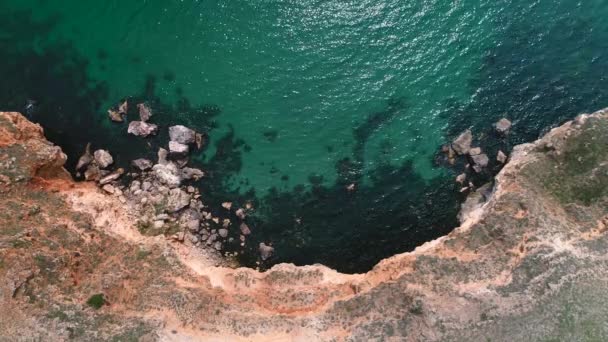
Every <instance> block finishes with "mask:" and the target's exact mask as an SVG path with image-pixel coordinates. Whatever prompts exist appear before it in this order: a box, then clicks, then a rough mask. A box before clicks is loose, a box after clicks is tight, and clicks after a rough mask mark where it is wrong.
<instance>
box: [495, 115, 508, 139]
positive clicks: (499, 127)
mask: <svg viewBox="0 0 608 342" xmlns="http://www.w3.org/2000/svg"><path fill="white" fill-rule="evenodd" d="M511 126H512V124H511V121H509V120H507V119H505V118H502V119H500V120H498V122H497V123H495V124H494V128H495V129H496V132H498V133H500V134H503V135H507V134H509V130H510V129H511Z"/></svg>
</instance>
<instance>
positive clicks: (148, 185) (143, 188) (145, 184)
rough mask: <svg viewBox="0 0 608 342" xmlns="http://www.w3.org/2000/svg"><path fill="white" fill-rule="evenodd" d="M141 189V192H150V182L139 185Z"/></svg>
mask: <svg viewBox="0 0 608 342" xmlns="http://www.w3.org/2000/svg"><path fill="white" fill-rule="evenodd" d="M141 189H142V190H143V191H150V189H152V183H150V182H148V181H144V182H143V183H142V184H141Z"/></svg>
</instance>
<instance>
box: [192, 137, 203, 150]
mask: <svg viewBox="0 0 608 342" xmlns="http://www.w3.org/2000/svg"><path fill="white" fill-rule="evenodd" d="M194 138H195V142H196V148H197V149H199V150H200V149H202V148H203V145H204V143H205V140H206V139H205V138H206V137H203V135H202V134H200V133H196V135H195V137H194Z"/></svg>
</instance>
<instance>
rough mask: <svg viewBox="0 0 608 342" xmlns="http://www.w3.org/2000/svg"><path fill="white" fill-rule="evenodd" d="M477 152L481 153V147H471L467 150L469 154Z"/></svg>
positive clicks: (473, 154) (474, 154)
mask: <svg viewBox="0 0 608 342" xmlns="http://www.w3.org/2000/svg"><path fill="white" fill-rule="evenodd" d="M478 154H481V147H473V148H471V149H470V150H469V155H471V156H476V155H478Z"/></svg>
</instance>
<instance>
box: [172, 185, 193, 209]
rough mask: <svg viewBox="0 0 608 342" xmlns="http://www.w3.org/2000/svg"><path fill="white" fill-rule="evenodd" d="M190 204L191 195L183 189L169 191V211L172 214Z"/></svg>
mask: <svg viewBox="0 0 608 342" xmlns="http://www.w3.org/2000/svg"><path fill="white" fill-rule="evenodd" d="M189 204H190V195H188V193H186V192H185V191H183V190H182V189H179V188H176V189H171V191H169V197H168V198H167V209H168V210H169V211H170V212H173V213H174V212H177V211H180V210H182V209H183V208H185V207H187V206H188V205H189Z"/></svg>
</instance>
